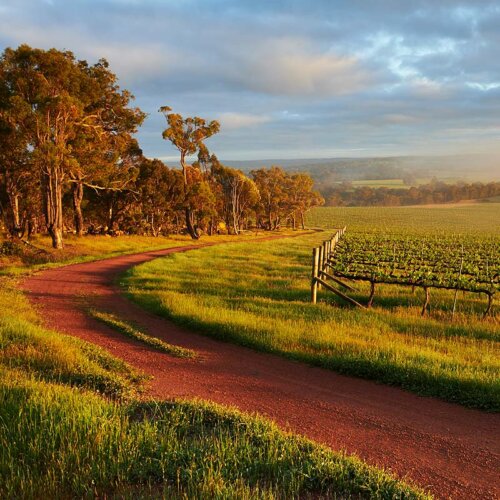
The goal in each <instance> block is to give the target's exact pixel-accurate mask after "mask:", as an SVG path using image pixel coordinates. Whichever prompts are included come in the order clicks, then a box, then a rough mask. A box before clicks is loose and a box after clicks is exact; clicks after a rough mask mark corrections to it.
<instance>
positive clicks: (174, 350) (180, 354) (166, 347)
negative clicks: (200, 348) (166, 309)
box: [88, 309, 196, 358]
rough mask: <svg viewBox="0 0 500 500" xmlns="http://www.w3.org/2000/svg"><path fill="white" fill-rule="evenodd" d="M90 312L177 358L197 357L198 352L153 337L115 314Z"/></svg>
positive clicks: (95, 316) (119, 330)
mask: <svg viewBox="0 0 500 500" xmlns="http://www.w3.org/2000/svg"><path fill="white" fill-rule="evenodd" d="M88 314H89V315H90V316H92V317H93V318H96V319H98V320H99V321H101V322H102V323H104V324H106V325H108V326H109V327H111V328H113V330H116V331H118V332H120V333H123V334H124V335H126V336H127V337H130V338H132V339H135V340H138V341H139V342H142V343H143V344H146V345H148V346H150V347H153V348H154V349H156V350H157V351H160V352H164V353H166V354H170V355H171V356H175V357H177V358H194V357H196V353H195V352H194V351H193V350H192V349H186V348H184V347H180V346H175V345H172V344H169V343H168V342H164V341H163V340H161V339H158V338H156V337H152V336H151V335H147V334H146V333H144V332H142V331H141V330H139V329H138V328H137V327H136V326H135V325H132V324H130V323H127V322H125V321H122V320H120V318H118V317H117V316H115V315H114V314H110V313H106V312H103V311H97V310H96V309H90V310H89V311H88Z"/></svg>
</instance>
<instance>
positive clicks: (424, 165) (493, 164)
mask: <svg viewBox="0 0 500 500" xmlns="http://www.w3.org/2000/svg"><path fill="white" fill-rule="evenodd" d="M222 163H224V164H225V165H230V166H232V167H236V168H239V169H241V170H243V171H244V172H249V171H250V170H252V169H255V168H260V167H270V166H271V165H279V166H281V167H283V168H285V169H286V170H288V171H292V172H299V171H300V172H309V173H310V174H311V175H312V177H313V178H314V179H315V181H316V183H317V184H320V185H322V186H324V185H329V184H337V183H339V182H343V181H355V180H382V179H403V178H412V177H413V178H416V179H417V178H418V179H431V178H432V177H436V178H437V179H439V180H447V181H468V182H471V181H491V180H500V157H495V156H492V155H454V156H391V157H373V158H306V159H292V160H290V159H273V160H270V159H267V160H266V159H264V160H248V161H232V160H222Z"/></svg>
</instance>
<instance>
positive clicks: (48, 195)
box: [0, 45, 324, 248]
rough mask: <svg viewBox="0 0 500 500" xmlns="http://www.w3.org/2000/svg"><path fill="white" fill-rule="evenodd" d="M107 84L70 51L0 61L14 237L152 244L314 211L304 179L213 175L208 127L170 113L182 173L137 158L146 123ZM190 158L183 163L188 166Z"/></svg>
mask: <svg viewBox="0 0 500 500" xmlns="http://www.w3.org/2000/svg"><path fill="white" fill-rule="evenodd" d="M132 100H133V96H132V95H131V93H130V92H128V91H127V90H122V89H120V87H119V85H118V81H117V77H116V75H114V74H113V73H112V72H111V71H110V69H109V66H108V63H107V62H106V60H104V59H101V60H99V61H98V62H97V63H96V64H94V65H89V64H88V63H87V62H86V61H80V60H77V59H76V58H75V57H74V55H73V54H72V53H71V52H68V51H65V52H62V51H59V50H56V49H51V50H47V51H45V50H41V49H34V48H31V47H29V46H27V45H21V46H20V47H18V48H17V49H10V48H8V49H6V50H5V51H4V52H3V54H2V56H1V58H0V215H1V220H2V224H3V226H4V229H5V230H6V231H7V233H8V234H9V235H10V236H11V237H13V238H23V237H29V236H30V235H32V234H33V233H37V232H43V231H47V232H48V233H49V235H50V236H51V239H52V245H53V247H54V248H62V247H63V237H64V236H63V235H64V233H65V232H67V231H72V232H74V233H75V234H77V235H83V234H84V233H86V232H89V233H109V234H119V233H120V232H125V233H136V234H150V235H153V236H158V235H165V234H169V233H175V232H183V231H186V232H188V233H189V234H190V235H191V237H192V238H195V239H196V238H199V237H200V235H201V234H202V233H208V234H213V233H214V232H219V231H227V232H231V233H234V234H238V233H239V232H240V231H241V230H243V229H246V228H249V227H250V226H254V227H257V228H262V229H266V230H276V229H278V228H279V227H281V226H283V225H284V224H289V225H290V226H292V227H294V228H295V227H296V225H298V224H301V225H302V227H303V225H304V213H305V212H306V211H307V210H309V209H310V208H311V207H313V206H316V205H320V204H322V203H323V201H324V200H323V199H322V197H321V196H320V195H319V194H318V193H317V192H315V191H314V190H313V181H312V179H311V178H310V177H309V175H307V174H302V173H294V174H289V173H287V172H285V171H284V170H283V169H281V168H279V167H271V168H270V169H265V168H262V169H259V170H254V171H252V172H251V173H250V176H249V177H247V176H246V175H245V174H244V173H243V172H241V171H240V170H237V169H233V168H230V167H227V166H225V165H222V164H221V163H220V162H219V160H218V159H217V157H216V156H215V155H214V154H211V153H210V152H209V151H208V149H207V147H206V145H205V139H208V138H209V137H211V136H212V135H214V134H216V133H217V132H218V131H219V124H218V122H216V121H211V122H206V121H205V120H204V119H202V118H199V117H193V118H191V117H188V118H183V117H182V116H181V115H179V114H176V113H172V112H171V109H170V108H169V107H167V106H164V107H162V108H160V111H161V112H162V113H163V114H164V115H165V118H166V120H167V128H166V129H165V131H164V132H163V137H164V139H166V140H168V141H170V142H171V143H172V144H173V145H174V146H175V147H176V148H177V149H178V150H179V154H180V166H181V169H175V168H168V167H167V166H166V165H165V164H164V163H163V162H162V161H160V160H157V159H148V158H146V157H145V156H144V155H143V153H142V151H141V149H140V146H139V144H138V142H137V140H136V139H135V137H134V134H135V133H136V132H137V130H138V128H139V127H140V125H141V124H142V122H143V121H144V119H145V117H146V115H145V113H144V112H142V111H141V110H140V109H139V108H137V107H132V106H131V101H132ZM193 155H195V156H196V158H197V160H196V161H195V162H194V163H192V164H189V163H188V162H187V158H188V157H190V156H193Z"/></svg>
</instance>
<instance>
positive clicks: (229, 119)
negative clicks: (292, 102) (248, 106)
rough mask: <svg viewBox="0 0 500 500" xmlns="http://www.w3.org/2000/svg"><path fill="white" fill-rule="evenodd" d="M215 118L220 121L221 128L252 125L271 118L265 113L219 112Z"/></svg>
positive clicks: (228, 128)
mask: <svg viewBox="0 0 500 500" xmlns="http://www.w3.org/2000/svg"><path fill="white" fill-rule="evenodd" d="M217 119H218V120H219V121H220V124H221V127H222V129H223V130H231V129H237V128H246V127H252V126H255V125H259V124H261V123H266V122H269V121H270V120H271V118H270V117H269V116H266V115H251V114H246V113H221V114H220V115H219V116H218V117H217Z"/></svg>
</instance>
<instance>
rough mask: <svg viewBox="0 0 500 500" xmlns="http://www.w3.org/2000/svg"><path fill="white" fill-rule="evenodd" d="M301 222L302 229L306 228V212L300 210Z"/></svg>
mask: <svg viewBox="0 0 500 500" xmlns="http://www.w3.org/2000/svg"><path fill="white" fill-rule="evenodd" d="M300 223H301V224H302V229H305V228H306V224H305V221H304V212H300Z"/></svg>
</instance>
